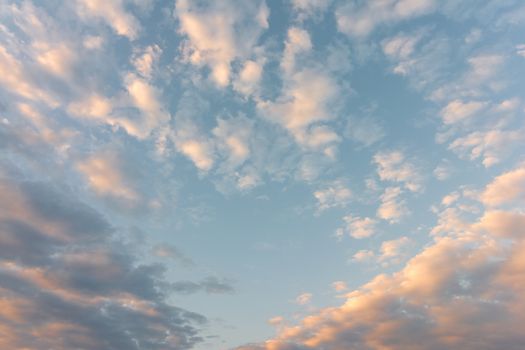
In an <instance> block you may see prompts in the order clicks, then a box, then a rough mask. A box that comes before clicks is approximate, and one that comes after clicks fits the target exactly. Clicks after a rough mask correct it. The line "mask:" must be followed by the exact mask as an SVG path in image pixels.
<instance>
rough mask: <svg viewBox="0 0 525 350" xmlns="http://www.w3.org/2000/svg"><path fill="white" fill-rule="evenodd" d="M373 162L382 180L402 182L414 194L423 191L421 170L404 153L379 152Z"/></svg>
mask: <svg viewBox="0 0 525 350" xmlns="http://www.w3.org/2000/svg"><path fill="white" fill-rule="evenodd" d="M373 161H374V163H375V164H376V165H377V174H378V175H379V178H380V179H381V180H383V181H394V182H400V183H402V184H403V185H404V187H406V188H407V189H408V190H410V191H412V192H418V191H421V190H422V178H421V175H420V174H419V170H418V169H417V167H416V166H415V165H414V164H413V163H412V162H411V161H410V160H408V159H406V157H405V155H404V154H403V153H402V152H400V151H389V152H378V153H376V154H375V155H374V159H373Z"/></svg>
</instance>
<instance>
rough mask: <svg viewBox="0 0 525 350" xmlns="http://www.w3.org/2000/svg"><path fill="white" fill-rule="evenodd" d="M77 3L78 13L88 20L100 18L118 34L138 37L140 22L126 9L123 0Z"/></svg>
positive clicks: (85, 0)
mask: <svg viewBox="0 0 525 350" xmlns="http://www.w3.org/2000/svg"><path fill="white" fill-rule="evenodd" d="M77 4H78V7H77V13H78V15H79V16H80V17H81V18H85V19H86V21H88V20H90V19H91V18H100V19H102V20H103V21H104V22H105V23H106V24H107V25H108V26H110V27H111V28H113V30H114V31H115V32H116V33H117V34H118V35H122V36H126V37H128V38H129V39H130V40H133V39H136V38H137V36H138V34H139V31H140V24H139V22H138V21H137V19H136V18H135V17H134V16H133V15H132V14H130V13H129V12H128V11H126V9H125V7H124V4H123V3H122V0H112V1H105V0H77Z"/></svg>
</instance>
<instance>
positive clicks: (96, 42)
mask: <svg viewBox="0 0 525 350" xmlns="http://www.w3.org/2000/svg"><path fill="white" fill-rule="evenodd" d="M82 45H83V46H84V47H85V48H86V49H88V50H99V49H101V48H102V46H103V45H104V38H103V37H101V36H97V35H88V36H86V37H85V38H84V40H83V41H82Z"/></svg>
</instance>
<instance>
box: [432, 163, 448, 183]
mask: <svg viewBox="0 0 525 350" xmlns="http://www.w3.org/2000/svg"><path fill="white" fill-rule="evenodd" d="M452 172H453V170H452V165H451V164H450V162H449V161H448V160H446V159H445V160H443V161H441V163H440V164H438V166H436V168H435V169H434V171H433V174H434V176H435V177H436V179H438V180H439V181H444V180H446V179H448V178H449V177H450V176H451V175H452Z"/></svg>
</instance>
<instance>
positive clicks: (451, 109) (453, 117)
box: [441, 100, 486, 124]
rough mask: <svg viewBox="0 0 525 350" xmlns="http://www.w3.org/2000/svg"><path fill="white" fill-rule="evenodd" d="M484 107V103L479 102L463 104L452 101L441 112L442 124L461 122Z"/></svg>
mask: <svg viewBox="0 0 525 350" xmlns="http://www.w3.org/2000/svg"><path fill="white" fill-rule="evenodd" d="M485 106H486V103H484V102H480V101H470V102H463V101H461V100H453V101H452V102H450V103H449V104H448V105H447V106H446V107H444V108H443V109H442V110H441V115H442V117H443V122H444V123H445V124H454V123H458V122H461V121H463V120H465V119H467V118H470V117H472V115H474V114H476V113H478V112H480V111H481V110H482V109H483V108H484V107H485Z"/></svg>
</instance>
